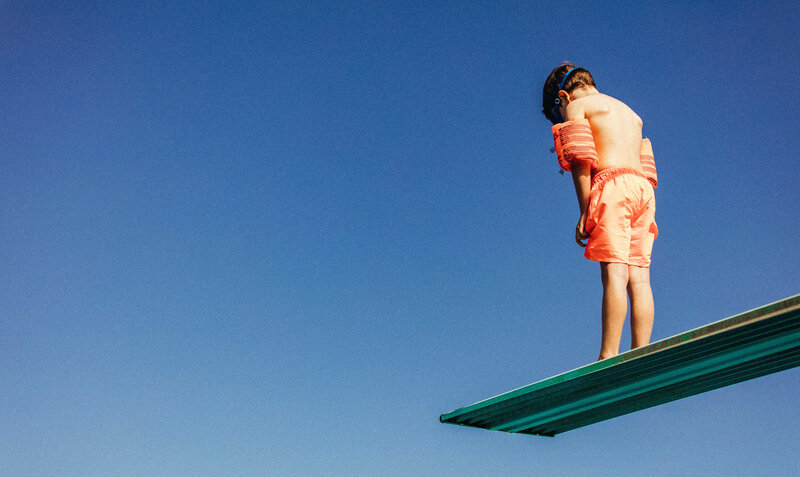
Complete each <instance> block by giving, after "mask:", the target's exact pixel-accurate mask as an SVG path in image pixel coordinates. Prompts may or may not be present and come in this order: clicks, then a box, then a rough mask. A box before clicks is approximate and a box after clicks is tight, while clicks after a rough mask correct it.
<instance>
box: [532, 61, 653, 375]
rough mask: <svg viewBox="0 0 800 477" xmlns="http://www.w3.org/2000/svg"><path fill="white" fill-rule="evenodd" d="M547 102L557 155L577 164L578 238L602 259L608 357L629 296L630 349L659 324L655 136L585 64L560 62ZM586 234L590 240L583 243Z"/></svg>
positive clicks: (570, 165) (615, 347) (591, 255)
mask: <svg viewBox="0 0 800 477" xmlns="http://www.w3.org/2000/svg"><path fill="white" fill-rule="evenodd" d="M542 106H543V108H544V109H543V110H542V112H543V113H544V115H545V117H547V119H549V120H550V121H551V122H552V123H553V124H554V126H553V135H554V138H555V139H556V149H557V150H558V151H557V152H558V153H559V162H560V163H561V165H562V168H563V169H565V170H568V171H569V170H571V172H572V179H573V182H574V184H575V192H576V193H577V196H578V206H579V207H580V218H579V219H578V225H577V226H576V227H575V241H576V242H577V243H578V245H580V246H582V247H585V248H586V252H585V254H584V255H585V257H586V258H587V259H589V260H594V261H598V262H600V273H601V278H602V283H603V307H602V324H603V334H602V344H601V349H600V357H599V359H600V360H602V359H606V358H610V357H612V356H616V355H617V354H618V353H619V343H620V339H621V338H622V327H623V325H624V323H625V315H626V314H627V311H628V310H627V305H628V303H627V297H629V298H630V301H631V349H633V348H638V347H640V346H644V345H646V344H648V343H649V342H650V333H651V331H652V328H653V314H654V305H653V293H652V291H651V289H650V253H651V251H652V248H653V241H654V240H655V238H656V236H657V235H658V227H657V226H656V223H655V220H654V217H655V196H654V194H653V187H654V186H655V184H656V181H655V163H654V162H653V163H652V170H651V166H650V165H649V164H648V159H649V161H652V150H651V149H649V141H648V140H647V139H645V140H644V141H643V140H642V120H641V119H640V118H639V116H637V115H636V113H634V112H633V110H631V109H630V108H629V107H628V106H626V105H625V104H624V103H622V102H621V101H619V100H617V99H614V98H612V97H610V96H607V95H605V94H602V93H600V92H599V91H598V90H597V87H596V85H595V82H594V79H593V78H592V75H591V74H590V73H589V72H588V71H586V70H585V69H583V68H577V67H576V66H575V65H572V64H563V65H561V66H559V67H558V68H556V69H554V70H553V71H552V73H550V76H549V77H548V78H547V81H546V82H545V84H544V88H543V91H542ZM581 128H582V129H581ZM581 133H583V135H581ZM592 143H593V144H592ZM645 150H647V151H645ZM640 155H641V157H640ZM646 156H649V157H646ZM643 165H644V166H645V167H644V169H643ZM645 173H647V175H646V174H645ZM584 239H587V243H586V244H584V243H583V242H581V241H582V240H584ZM626 291H627V297H626Z"/></svg>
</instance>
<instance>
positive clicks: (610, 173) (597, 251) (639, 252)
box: [584, 167, 658, 267]
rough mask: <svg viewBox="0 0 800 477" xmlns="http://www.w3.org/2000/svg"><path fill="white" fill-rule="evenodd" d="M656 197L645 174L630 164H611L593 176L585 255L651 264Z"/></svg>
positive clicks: (640, 265)
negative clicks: (612, 166) (617, 165)
mask: <svg viewBox="0 0 800 477" xmlns="http://www.w3.org/2000/svg"><path fill="white" fill-rule="evenodd" d="M655 214H656V199H655V195H654V194H653V186H652V185H651V184H650V182H648V180H647V178H646V177H645V175H644V174H643V173H642V172H640V171H638V170H636V169H628V168H621V167H620V168H611V169H604V170H602V171H600V172H598V173H597V174H596V175H595V176H594V177H593V178H592V189H591V193H590V196H589V210H588V213H587V218H586V232H587V233H589V241H588V243H587V245H586V252H585V253H584V256H585V257H586V258H588V259H589V260H595V261H598V262H621V263H626V264H628V265H635V266H637V267H649V266H650V253H651V252H652V251H653V241H654V240H655V239H656V237H657V236H658V226H656V221H655Z"/></svg>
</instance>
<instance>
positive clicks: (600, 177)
mask: <svg viewBox="0 0 800 477" xmlns="http://www.w3.org/2000/svg"><path fill="white" fill-rule="evenodd" d="M623 174H633V175H635V176H639V177H641V178H643V179H647V176H645V175H644V172H642V171H639V170H636V169H633V168H632V167H609V168H608V169H603V170H602V171H600V172H598V173H597V174H595V175H594V176H593V177H592V187H597V186H600V185H602V184H603V183H604V182H606V181H607V180H609V179H613V178H614V177H617V176H621V175H623Z"/></svg>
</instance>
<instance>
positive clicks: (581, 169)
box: [566, 101, 592, 247]
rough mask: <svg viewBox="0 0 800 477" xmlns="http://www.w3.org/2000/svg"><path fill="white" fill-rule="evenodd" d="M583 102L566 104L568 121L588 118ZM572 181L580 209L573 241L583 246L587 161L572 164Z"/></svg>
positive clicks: (589, 179)
mask: <svg viewBox="0 0 800 477" xmlns="http://www.w3.org/2000/svg"><path fill="white" fill-rule="evenodd" d="M584 103H585V102H584V101H572V102H570V103H569V104H567V108H566V113H567V120H568V121H575V120H577V119H588V117H587V114H586V109H585V106H586V105H585V104H584ZM572 182H573V183H574V184H575V194H576V195H577V196H578V207H580V209H581V216H580V218H579V219H578V225H576V226H575V242H577V243H578V245H580V246H581V247H585V246H586V244H585V243H583V242H581V240H586V239H587V238H589V234H587V233H586V212H587V210H588V209H589V192H590V191H591V188H592V170H591V168H590V166H589V164H588V163H585V162H578V163H575V164H573V165H572Z"/></svg>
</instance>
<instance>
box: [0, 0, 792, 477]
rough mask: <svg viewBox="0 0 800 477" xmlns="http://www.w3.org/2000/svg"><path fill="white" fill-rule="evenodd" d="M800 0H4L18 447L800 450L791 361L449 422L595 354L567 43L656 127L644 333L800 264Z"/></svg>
mask: <svg viewBox="0 0 800 477" xmlns="http://www.w3.org/2000/svg"><path fill="white" fill-rule="evenodd" d="M798 19H800V8H798V3H797V2H790V1H786V2H737V1H734V2H722V1H718V2H709V1H691V2H689V1H676V2H652V4H650V5H642V4H641V3H640V2H623V1H610V2H575V3H569V2H566V3H564V2H562V3H552V2H550V3H547V2H522V1H520V2H377V3H374V2H301V1H291V2H255V1H228V2H152V1H136V2H133V1H131V2H127V1H117V2H75V1H53V2H32V1H27V2H21V1H2V2H0V71H2V73H1V74H0V112H1V114H0V118H1V120H2V127H0V153H1V154H2V159H1V160H0V165H1V166H2V170H1V171H0V221H1V222H0V264H1V266H2V274H0V304H1V305H2V306H0V381H2V383H1V384H0V469H2V473H3V475H9V476H42V475H63V476H117V475H119V476H123V475H125V476H127V475H147V476H151V475H153V476H195V475H225V476H239V475H241V476H245V475H270V476H271V475H281V476H282V475H333V476H349V475H381V476H416V475H436V476H440V475H441V476H445V475H447V476H450V475H452V476H464V475H594V474H596V473H598V472H599V473H600V474H602V475H676V474H677V475H692V474H697V475H707V476H708V475H754V474H759V475H797V474H798V473H800V455H799V454H798V452H797V450H798V444H797V443H798V442H799V441H800V430H799V428H798V422H800V408H798V405H797V395H798V393H800V374H798V371H797V370H795V371H788V372H784V373H781V374H777V375H773V376H768V377H765V378H761V379H758V380H755V381H751V382H748V383H744V384H740V385H736V386H732V387H729V388H726V389H722V390H718V391H714V392H711V393H707V394H704V395H700V396H696V397H692V398H689V399H685V400H683V401H679V402H675V403H671V404H668V405H664V406H661V407H658V408H654V409H650V410H645V411H642V412H639V413H636V414H633V415H628V416H624V417H621V418H617V419H614V420H611V421H607V422H604V423H600V424H596V425H593V426H590V427H587V428H584V429H581V430H576V431H572V432H569V433H566V434H563V435H560V436H558V437H556V438H555V439H547V438H536V437H529V436H519V435H511V434H504V433H497V432H489V431H483V430H476V429H468V428H461V427H457V426H449V425H443V424H440V423H439V421H438V417H439V414H440V413H442V412H446V411H450V410H453V409H455V408H458V407H461V406H462V405H466V404H469V403H471V402H474V401H478V400H480V399H483V398H486V397H489V396H492V395H495V394H498V393H501V392H504V391H507V390H509V389H512V388H516V387H519V386H522V385H525V384H528V383H531V382H534V381H538V380H540V379H543V378H546V377H549V376H552V375H555V374H558V373H560V372H563V371H567V370H570V369H574V368H576V367H579V366H581V365H583V364H586V363H588V362H590V361H592V360H593V359H595V358H596V356H597V353H598V347H599V334H600V323H599V306H600V296H601V295H600V294H601V287H600V280H599V269H598V266H597V265H596V264H595V263H593V262H588V261H586V260H585V259H584V258H583V257H582V250H581V249H580V248H579V247H577V246H576V245H575V244H574V242H573V239H572V237H573V230H574V225H575V222H576V220H577V218H578V211H577V205H576V203H575V198H574V191H573V187H572V183H571V180H570V179H569V176H568V175H565V176H563V177H562V176H559V174H558V173H557V171H558V166H557V163H556V160H555V157H554V155H552V154H550V152H549V151H548V149H549V148H550V147H551V146H552V137H551V135H550V127H549V124H548V122H547V121H546V120H545V119H544V117H543V116H542V115H541V113H540V110H541V86H542V83H543V82H544V79H545V77H546V75H547V74H548V73H549V72H550V70H551V69H552V68H554V67H555V66H557V65H558V64H559V63H560V62H562V61H564V60H570V61H573V62H576V63H578V64H579V65H582V66H584V67H586V68H587V69H589V70H590V71H592V73H593V74H594V75H595V78H596V80H597V83H598V87H599V89H600V90H601V91H603V92H605V93H608V94H611V95H613V96H616V97H618V98H620V99H621V100H623V101H625V102H626V103H628V104H629V105H630V106H631V107H633V108H634V109H635V110H636V111H637V112H638V113H639V114H640V116H642V118H643V119H644V121H645V131H644V132H645V134H646V135H647V136H649V137H650V138H651V139H652V141H653V145H654V149H655V153H656V161H657V164H658V169H659V181H660V183H659V188H658V189H657V201H658V215H657V220H658V224H659V227H660V230H661V235H660V237H659V239H658V240H657V242H656V246H655V251H654V256H653V268H652V284H653V289H654V293H655V297H656V306H657V311H656V325H655V330H654V338H655V339H661V338H665V337H668V336H671V335H674V334H677V333H680V332H682V331H685V330H688V329H691V328H695V327H698V326H701V325H703V324H706V323H709V322H712V321H716V320H719V319H722V318H725V317H727V316H730V315H733V314H736V313H738V312H742V311H746V310H748V309H751V308H755V307H757V306H760V305H763V304H766V303H769V302H772V301H776V300H779V299H782V298H785V297H787V296H790V295H794V294H796V293H798V292H800V286H798V285H800V266H799V265H800V252H798V247H797V237H798V233H799V232H800V219H798V208H800V187H799V186H800V179H798V177H800V165H798V160H797V155H798V151H800V137H799V136H798V134H797V131H798V130H799V129H800V112H798V111H800V95H799V94H798V85H797V83H798V78H799V77H800V62H798V60H797V55H798V51H800V48H798V47H799V46H800V41H799V40H798V35H797V32H798V30H800V20H798ZM626 334H627V332H626ZM627 345H629V339H628V338H627V336H626V337H625V338H624V341H623V346H627Z"/></svg>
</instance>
